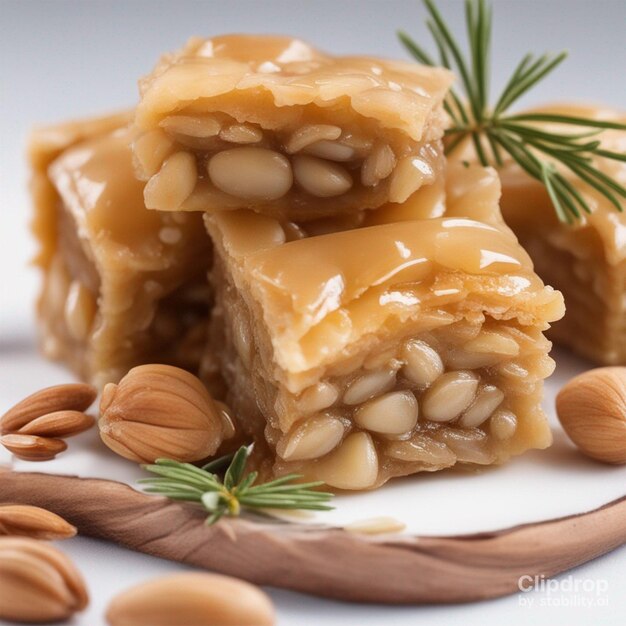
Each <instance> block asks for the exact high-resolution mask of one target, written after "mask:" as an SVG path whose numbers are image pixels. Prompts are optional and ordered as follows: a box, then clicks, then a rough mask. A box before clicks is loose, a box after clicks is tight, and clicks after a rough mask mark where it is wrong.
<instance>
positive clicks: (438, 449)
mask: <svg viewBox="0 0 626 626" xmlns="http://www.w3.org/2000/svg"><path fill="white" fill-rule="evenodd" d="M385 454H386V455H387V456H389V457H391V458H393V459H397V460H398V461H404V462H406V463H420V464H424V465H429V466H432V467H433V468H437V469H441V468H443V467H450V466H452V465H454V464H455V463H456V455H455V454H454V452H452V450H450V448H448V446H446V444H445V443H441V442H440V441H434V440H433V439H431V438H430V437H428V436H426V435H422V434H419V433H418V434H415V435H413V437H411V439H409V440H408V441H393V442H390V443H388V444H387V445H386V446H385Z"/></svg>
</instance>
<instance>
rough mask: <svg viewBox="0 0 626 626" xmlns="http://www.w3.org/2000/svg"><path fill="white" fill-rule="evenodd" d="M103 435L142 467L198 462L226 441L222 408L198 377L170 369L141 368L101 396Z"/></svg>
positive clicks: (117, 450)
mask: <svg viewBox="0 0 626 626" xmlns="http://www.w3.org/2000/svg"><path fill="white" fill-rule="evenodd" d="M100 413H101V417H100V420H99V423H98V425H99V428H100V437H101V438H102V440H103V441H104V443H105V444H106V445H107V446H108V447H109V448H111V450H113V451H114V452H116V453H117V454H119V455H120V456H123V457H125V458H127V459H130V460H131V461H136V462H138V463H153V462H154V461H155V460H156V459H158V458H168V459H174V460H176V461H183V462H191V461H199V460H201V459H205V458H207V457H210V456H213V455H214V454H215V452H216V451H217V449H218V447H219V446H220V444H221V443H222V441H223V440H224V438H225V433H224V422H223V419H222V417H221V410H220V408H219V407H218V406H217V405H216V403H215V402H214V401H213V399H212V397H211V395H210V394H209V392H208V391H207V390H206V388H205V387H204V385H203V384H202V383H201V382H200V380H199V379H198V378H196V377H195V376H194V375H193V374H190V373H189V372H186V371H185V370H182V369H180V368H178V367H173V366H170V365H159V364H151V365H140V366H139V367H135V368H133V369H131V370H130V371H129V372H128V374H126V376H124V378H122V380H121V381H120V383H119V384H118V385H115V384H113V383H109V384H108V385H106V387H105V388H104V391H103V392H102V399H101V402H100Z"/></svg>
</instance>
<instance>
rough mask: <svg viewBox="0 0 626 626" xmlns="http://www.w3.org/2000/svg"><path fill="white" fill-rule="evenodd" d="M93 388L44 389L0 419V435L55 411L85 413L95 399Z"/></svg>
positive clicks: (64, 387)
mask: <svg viewBox="0 0 626 626" xmlns="http://www.w3.org/2000/svg"><path fill="white" fill-rule="evenodd" d="M97 395H98V392H97V390H96V388H95V387H92V386H91V385H87V384H85V383H71V384H67V385H55V386H54V387H46V388H45V389H41V390H39V391H36V392H35V393H33V394H31V395H30V396H28V397H27V398H24V399H23V400H21V401H20V402H18V403H17V404H16V405H15V406H13V407H12V408H11V409H9V410H8V411H7V412H6V413H5V414H4V415H3V416H2V417H0V434H4V433H10V432H16V431H18V430H19V429H20V428H22V426H24V425H26V424H27V423H28V422H30V421H32V420H34V419H36V418H37V417H41V416H42V415H47V414H48V413H54V412H56V411H85V410H87V409H88V408H89V407H90V406H91V404H92V403H93V401H94V400H95V399H96V396H97Z"/></svg>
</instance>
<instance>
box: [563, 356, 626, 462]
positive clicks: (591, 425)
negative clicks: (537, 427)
mask: <svg viewBox="0 0 626 626" xmlns="http://www.w3.org/2000/svg"><path fill="white" fill-rule="evenodd" d="M556 412H557V415H558V416H559V420H560V421H561V425H562V426H563V429H564V430H565V432H566V433H567V434H568V435H569V437H570V439H571V440H572V441H573V442H574V443H575V444H576V446H577V447H578V448H579V449H580V451H581V452H582V453H583V454H586V455H587V456H589V457H591V458H592V459H596V460H598V461H603V462H604V463H613V464H616V465H619V464H623V463H626V367H600V368H598V369H594V370H590V371H588V372H584V373H583V374H580V375H579V376H576V377H575V378H572V380H570V381H569V382H568V383H567V384H566V385H565V386H564V387H563V388H562V389H561V391H560V392H559V394H558V396H557V398H556Z"/></svg>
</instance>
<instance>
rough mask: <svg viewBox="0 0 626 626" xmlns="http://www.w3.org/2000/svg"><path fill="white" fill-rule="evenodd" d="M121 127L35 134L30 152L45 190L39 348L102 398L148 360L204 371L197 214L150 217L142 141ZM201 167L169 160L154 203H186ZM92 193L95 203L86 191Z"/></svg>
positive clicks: (96, 123) (177, 157)
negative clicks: (101, 391) (134, 150)
mask: <svg viewBox="0 0 626 626" xmlns="http://www.w3.org/2000/svg"><path fill="white" fill-rule="evenodd" d="M183 122H184V123H182V122H181V123H179V125H178V126H176V128H178V129H180V128H183V129H185V130H186V131H188V130H189V129H190V128H192V129H194V128H195V129H196V132H200V131H198V129H197V125H196V126H194V125H193V124H194V120H193V119H191V122H190V121H189V120H183ZM190 124H191V126H190ZM120 125H121V120H119V119H118V117H111V118H103V119H94V120H86V121H82V122H76V123H69V124H65V125H60V126H56V127H53V128H52V129H48V130H46V129H44V130H42V131H38V132H37V133H36V134H35V135H34V136H33V138H32V145H31V159H32V161H33V166H34V168H35V177H34V182H33V189H34V191H35V192H37V190H40V189H41V188H45V190H46V193H35V204H36V212H37V213H36V220H37V221H38V222H44V221H46V220H47V221H48V223H47V226H46V227H45V228H44V227H43V225H42V226H41V227H40V228H38V234H39V242H40V246H41V254H42V257H45V258H42V259H41V261H42V263H41V264H42V266H43V269H44V287H43V290H42V294H41V296H40V300H39V306H38V314H39V330H40V336H41V343H42V348H43V351H44V353H45V355H46V356H48V357H49V358H53V359H56V360H61V361H64V362H66V363H67V364H69V365H70V366H71V367H72V369H74V370H75V371H76V372H77V373H78V374H79V375H80V376H81V377H82V378H83V379H85V380H89V381H90V382H93V383H94V384H95V385H96V386H97V387H102V386H103V385H104V384H106V383H107V382H117V381H118V380H119V379H120V378H121V377H122V376H123V375H124V374H125V373H126V372H127V371H128V370H129V369H130V368H131V367H133V366H135V365H138V364H140V363H145V362H150V361H159V362H162V363H169V364H172V365H177V366H180V367H184V368H187V369H190V370H191V371H194V372H197V371H198V368H199V366H200V357H201V356H202V351H203V348H204V345H205V342H206V326H207V314H208V310H209V307H210V304H211V294H210V290H209V287H208V285H207V282H206V270H207V268H208V266H209V263H210V258H211V255H210V252H211V244H210V241H209V239H208V237H207V236H206V233H205V232H204V230H203V227H202V220H201V217H200V215H191V214H177V213H163V212H157V211H149V210H148V209H147V208H146V206H145V204H144V199H143V185H142V184H141V183H140V182H139V181H137V180H136V178H135V175H134V170H133V165H132V155H131V149H130V143H131V141H132V139H133V136H132V134H131V133H130V132H129V131H128V130H127V129H125V128H118V127H119V126H120ZM49 132H52V134H53V136H54V137H55V138H56V139H55V141H54V142H52V145H53V146H55V148H54V150H52V149H51V148H50V142H49V141H47V134H48V133H49ZM62 140H65V141H66V144H63V143H62ZM59 142H61V143H59ZM77 156H80V158H76V157H77ZM190 161H191V163H190ZM189 166H192V168H191V169H192V174H193V180H191V176H190V175H189V171H187V173H186V174H185V172H184V170H185V169H187V170H189ZM193 168H195V160H194V158H192V157H191V156H190V155H189V154H188V153H187V152H176V153H175V154H174V153H172V154H170V155H169V156H168V159H167V167H164V168H162V169H161V172H160V174H158V178H157V177H155V179H153V181H151V183H149V188H148V189H147V191H146V193H147V194H148V195H150V194H152V193H154V190H155V189H157V190H158V189H161V190H162V191H164V193H165V192H166V196H167V197H168V198H184V197H186V196H188V195H189V194H190V193H191V191H192V190H193V187H194V185H195V176H196V175H195V171H193ZM77 181H78V182H77ZM94 181H95V182H94ZM94 184H95V185H96V187H97V189H98V190H99V191H98V193H91V192H89V190H90V189H92V188H94V187H93V185H94ZM207 382H211V381H209V380H208V379H207Z"/></svg>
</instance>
